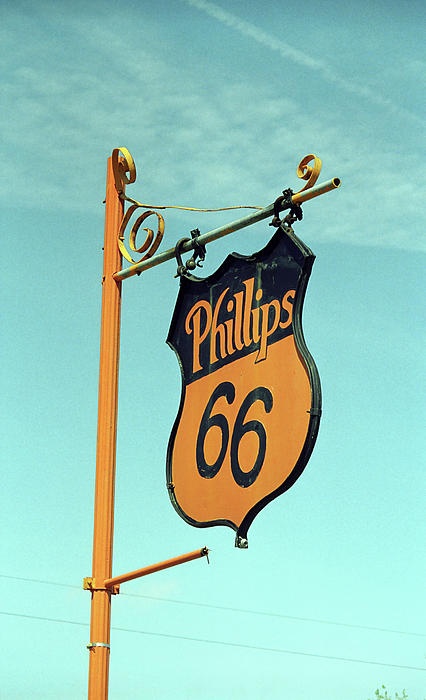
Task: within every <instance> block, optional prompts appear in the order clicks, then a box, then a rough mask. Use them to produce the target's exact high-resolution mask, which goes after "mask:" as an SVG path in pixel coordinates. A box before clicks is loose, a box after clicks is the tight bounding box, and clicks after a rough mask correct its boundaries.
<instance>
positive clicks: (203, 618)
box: [0, 0, 426, 700]
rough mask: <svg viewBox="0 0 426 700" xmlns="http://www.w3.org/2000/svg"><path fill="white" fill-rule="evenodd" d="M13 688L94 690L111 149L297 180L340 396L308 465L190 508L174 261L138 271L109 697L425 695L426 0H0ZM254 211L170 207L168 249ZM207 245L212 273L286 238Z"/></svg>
mask: <svg viewBox="0 0 426 700" xmlns="http://www.w3.org/2000/svg"><path fill="white" fill-rule="evenodd" d="M0 54H1V63H2V70H1V76H2V77H1V92H0V100H1V105H0V124H1V135H2V138H1V158H2V167H1V170H0V178H1V187H0V211H1V215H0V218H1V236H2V251H3V256H2V285H1V317H2V323H1V327H2V333H1V336H2V341H1V352H2V359H1V426H2V430H1V452H0V454H1V461H2V467H1V510H0V513H1V515H0V520H1V558H0V561H1V564H0V590H1V604H0V630H1V632H0V636H1V649H2V651H1V654H0V698H1V700H27V699H28V698H31V699H32V700H53V699H55V700H56V699H57V698H61V700H78V699H79V698H83V697H85V696H86V693H87V690H86V689H87V672H88V653H89V652H88V651H87V649H86V644H87V643H88V642H89V616H90V595H89V594H88V593H87V592H86V591H83V590H82V579H83V577H85V576H90V573H91V555H92V534H93V492H94V476H95V451H96V422H97V386H98V363H99V327H100V304H101V273H102V244H103V222H104V206H103V204H102V202H103V199H104V196H105V171H106V161H107V158H108V156H109V155H110V153H111V151H112V149H113V148H114V147H119V146H126V147H127V148H128V149H129V150H130V152H131V153H132V155H133V157H134V159H135V161H136V167H137V172H138V176H137V181H136V183H135V184H134V185H131V186H129V187H128V189H127V194H128V195H129V196H130V197H134V198H136V199H138V200H140V201H143V202H147V203H149V204H154V205H155V204H157V205H164V204H179V205H180V204H183V205H187V206H193V207H210V208H211V207H222V206H231V205H241V204H250V205H260V206H266V205H268V204H270V203H271V202H273V201H274V200H275V198H276V197H277V196H278V195H280V194H281V192H282V190H283V189H284V188H287V187H292V188H293V189H294V190H297V189H299V188H300V187H301V185H302V184H303V183H301V181H299V180H298V179H297V177H296V168H297V165H298V163H299V161H300V160H301V158H302V157H303V156H305V155H306V154H309V153H315V154H316V155H318V156H319V157H320V158H321V159H322V161H323V169H322V173H321V175H320V181H324V180H328V179H330V178H331V177H334V176H337V177H339V178H341V180H342V186H341V188H340V189H339V190H337V191H335V192H332V193H329V194H326V195H324V196H322V197H319V198H317V199H315V200H312V201H311V202H308V203H306V205H305V206H304V218H303V221H302V222H299V223H297V224H296V225H295V231H296V233H297V235H298V236H299V237H300V238H302V240H303V241H304V242H305V243H306V244H307V245H309V246H310V247H311V248H312V249H313V251H314V252H315V254H316V256H317V259H316V261H315V264H314V268H313V272H312V276H311V280H310V283H309V286H308V290H307V295H306V301H305V310H304V317H303V325H304V332H305V337H306V341H307V345H308V348H309V350H310V352H311V353H312V355H313V357H314V359H315V361H316V364H317V366H318V369H319V373H320V377H321V382H322V390H323V418H322V422H321V426H320V431H319V436H318V440H317V444H316V447H315V449H314V452H313V455H312V457H311V460H310V462H309V464H308V466H307V468H306V470H305V472H304V473H303V475H302V477H301V478H300V479H299V480H298V481H297V483H296V484H295V486H294V487H293V488H292V489H291V490H289V491H288V492H287V493H286V494H284V495H283V496H281V497H280V498H278V499H276V500H275V501H274V502H273V503H272V504H270V505H269V506H268V507H267V508H265V509H264V510H263V511H262V512H261V513H260V515H258V517H257V518H256V519H255V520H254V522H253V525H252V526H251V528H250V530H249V549H248V550H247V551H240V550H237V549H235V548H234V533H233V531H232V530H230V529H229V528H222V527H220V528H219V527H215V528H209V529H204V530H201V529H196V528H192V527H191V526H189V525H187V524H186V523H185V522H184V521H183V520H181V519H180V518H179V516H178V515H177V513H176V512H175V511H174V509H173V507H172V506H171V504H170V501H169V497H168V494H167V489H166V476H165V455H166V450H167V442H168V438H169V434H170V431H171V428H172V425H173V422H174V419H175V416H176V413H177V410H178V406H179V400H180V390H181V378H180V372H179V367H178V363H177V361H176V357H175V355H174V353H173V352H172V351H171V349H170V348H169V347H168V346H167V345H166V343H165V339H166V336H167V333H168V328H169V324H170V320H171V317H172V313H173V308H174V304H175V300H176V296H177V291H178V281H177V280H176V279H175V278H174V274H175V271H176V269H175V264H174V263H173V261H170V262H168V263H165V264H164V265H161V266H159V267H157V268H155V269H153V270H150V271H148V272H146V273H144V274H143V275H141V276H140V277H138V278H132V279H129V280H126V281H125V282H124V283H123V309H122V338H121V365H120V401H119V403H120V405H119V428H118V445H117V483H116V519H115V547H114V574H118V573H122V572H125V571H130V570H133V569H136V568H139V567H142V566H144V565H147V564H150V563H153V562H156V561H159V560H163V559H166V558H169V557H172V556H175V555H177V554H180V553H183V552H187V551H191V550H193V549H197V548H199V547H202V546H204V545H207V546H208V547H209V548H210V549H211V555H210V564H209V565H207V563H206V562H205V561H204V560H201V561H195V562H192V563H189V564H185V565H184V566H180V567H176V568H174V569H169V570H168V571H164V572H161V573H158V574H155V575H152V576H150V577H147V578H145V579H141V580H139V581H135V582H131V583H128V584H123V586H122V588H121V593H120V595H119V596H117V597H115V598H114V599H113V609H112V628H113V629H112V639H111V673H110V698H111V700H124V699H126V700H127V699H128V698H129V699H130V698H132V699H133V698H135V699H138V698H141V699H142V698H155V699H157V700H164V699H166V698H174V699H175V700H189V699H191V700H192V699H193V698H203V700H218V698H220V699H221V700H240V699H241V700H242V699H243V698H244V700H258V699H260V698H267V699H268V700H278V698H279V699H280V700H281V699H282V698H291V700H306V699H307V698H310V699H311V698H312V699H313V698H315V699H318V700H323V699H324V700H342V699H343V698H344V700H368V698H371V699H372V698H373V696H374V691H375V689H376V688H377V687H378V686H380V685H381V684H382V683H383V684H385V685H386V686H387V688H388V689H389V691H392V692H395V691H398V692H400V693H401V692H402V689H403V688H406V690H407V692H408V697H409V700H423V698H424V697H426V690H425V689H426V629H425V596H424V592H425V591H424V585H425V580H426V577H425V574H426V572H425V519H424V494H425V476H424V474H425V472H424V468H425V459H424V429H425V417H426V416H425V402H424V376H425V330H424V329H425V314H424V309H425V306H424V299H425V294H424V263H425V252H426V243H425V235H424V215H423V209H424V175H423V172H422V158H421V156H422V153H423V149H424V107H425V105H424V94H425V93H424V76H425V68H426V65H425V54H424V8H423V4H422V3H420V1H417V0H414V1H411V2H410V1H408V2H407V3H399V2H396V1H394V0H389V1H388V2H384V1H380V0H379V1H369V2H367V1H366V0H361V1H359V2H357V3H351V2H349V3H331V2H319V1H317V0H307V1H306V2H304V3H300V4H296V3H281V2H265V3H254V2H251V0H244V2H243V0H232V2H228V3H225V2H223V1H222V0H221V1H220V2H209V1H207V0H175V1H174V2H173V1H171V0H158V1H157V2H156V3H148V2H145V1H144V0H142V1H141V2H136V1H135V0H133V1H132V0H130V1H129V2H126V3H118V2H111V1H108V0H106V1H105V2H102V3H100V2H90V1H88V2H84V3H83V2H81V1H78V0H77V1H75V2H72V3H71V2H64V1H62V2H61V1H58V2H50V1H43V0H37V1H36V2H26V1H22V0H14V2H13V3H12V2H7V1H5V0H1V1H0ZM240 215H241V212H235V213H233V212H226V213H221V214H189V213H187V212H178V211H176V210H166V212H165V222H166V232H165V237H164V241H163V245H162V249H166V248H170V247H172V246H173V245H174V244H175V243H176V241H177V240H178V239H179V238H181V237H182V236H186V235H188V232H189V231H190V230H191V229H193V228H196V227H198V228H199V229H200V230H201V231H202V232H205V231H208V230H210V229H212V228H215V227H216V226H218V225H220V224H222V223H225V222H227V221H230V220H233V219H235V218H239V217H240ZM271 231H272V229H271V228H270V227H269V226H268V222H262V223H259V224H256V225H255V226H252V227H250V228H247V229H244V230H242V231H240V232H238V233H235V234H232V235H231V236H228V237H226V238H223V239H221V240H220V241H217V242H215V243H212V244H211V245H209V246H208V248H207V259H206V262H205V265H204V268H203V270H202V271H200V272H201V273H202V274H203V275H204V274H206V275H207V274H210V273H211V272H213V271H214V270H215V269H216V268H217V266H218V265H219V264H220V263H221V262H222V260H223V259H224V258H225V257H226V255H227V254H228V253H229V252H231V251H233V250H235V251H237V252H239V253H252V252H253V251H256V250H259V249H260V248H262V247H263V246H264V245H265V243H266V242H267V240H268V239H269V237H270V235H271Z"/></svg>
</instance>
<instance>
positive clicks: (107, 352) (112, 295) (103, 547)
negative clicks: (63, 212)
mask: <svg viewBox="0 0 426 700" xmlns="http://www.w3.org/2000/svg"><path fill="white" fill-rule="evenodd" d="M123 211H124V202H123V200H122V199H120V196H119V193H118V192H117V189H116V186H115V179H114V173H113V167H112V159H111V158H109V159H108V169H107V185H106V210H105V233H104V268H103V278H102V285H103V286H102V316H101V344H100V367H99V395H98V435H97V452H96V484H95V511H94V533H93V562H92V579H93V580H92V602H91V617H90V644H89V645H88V648H89V649H90V652H89V693H88V698H89V700H107V699H108V677H109V657H110V647H109V645H110V628H111V592H110V591H108V590H107V589H106V588H105V584H104V581H105V579H108V578H110V577H111V575H112V547H113V534H114V491H115V461H116V435H117V408H118V366H119V348H120V311H121V282H120V281H118V282H117V281H115V280H114V278H113V274H114V272H117V270H120V269H121V255H120V251H119V248H118V245H117V240H118V232H119V228H120V223H121V220H122V217H123Z"/></svg>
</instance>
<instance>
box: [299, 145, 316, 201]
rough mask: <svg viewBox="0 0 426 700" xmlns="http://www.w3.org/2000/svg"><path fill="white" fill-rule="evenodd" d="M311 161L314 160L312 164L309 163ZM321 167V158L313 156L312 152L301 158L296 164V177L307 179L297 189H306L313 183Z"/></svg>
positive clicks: (302, 190)
mask: <svg viewBox="0 0 426 700" xmlns="http://www.w3.org/2000/svg"><path fill="white" fill-rule="evenodd" d="M311 161H314V163H313V165H309V163H311ZM321 168H322V162H321V158H318V156H314V154H313V153H310V154H309V155H308V156H305V157H304V158H302V160H301V161H300V163H299V165H298V166H297V170H296V173H297V177H300V179H301V180H307V183H306V185H305V186H304V187H302V189H301V190H299V192H304V190H307V189H309V188H310V187H313V186H314V185H315V183H316V181H317V180H318V177H319V174H320V172H321ZM297 194H298V193H297Z"/></svg>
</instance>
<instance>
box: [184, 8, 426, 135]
mask: <svg viewBox="0 0 426 700" xmlns="http://www.w3.org/2000/svg"><path fill="white" fill-rule="evenodd" d="M183 2H185V3H186V4H188V5H190V6H192V7H194V8H196V9H198V10H201V11H202V12H205V13H206V14H207V15H209V16H210V17H213V18H214V19H216V20H217V21H218V22H220V23H221V24H223V25H226V26H228V27H231V28H232V29H235V31H237V32H239V34H241V35H243V36H246V37H247V38H248V39H251V40H253V41H255V42H256V43H257V44H260V45H262V46H265V47H266V48H267V49H269V50H270V51H274V52H276V53H278V54H280V55H281V56H282V58H284V59H286V60H289V61H292V62H293V63H294V64H297V65H298V66H301V67H302V68H306V69H307V70H309V71H312V72H313V73H316V74H317V76H318V77H320V78H322V79H323V80H324V81H326V82H328V83H329V84H332V85H334V86H336V87H338V88H340V89H341V90H344V91H345V92H347V93H350V94H352V95H354V96H355V97H359V98H361V99H364V100H366V101H367V102H369V103H370V104H373V105H375V106H377V107H382V108H384V109H386V110H387V111H390V112H393V113H394V114H397V115H399V116H401V117H403V118H405V119H409V120H410V121H412V122H415V123H418V124H424V119H422V118H421V117H419V116H417V115H416V114H413V113H412V112H410V111H409V110H407V109H404V108H403V107H401V106H400V105H399V104H396V103H395V102H394V101H393V100H391V99H390V98H388V97H386V96H384V95H381V94H380V93H379V92H378V91H377V90H374V89H372V88H370V87H368V85H366V84H365V83H359V82H356V81H354V80H353V79H348V78H345V77H344V76H341V75H339V74H338V72H337V71H336V69H335V67H333V66H329V65H328V64H327V63H325V62H324V61H322V60H320V59H318V58H314V57H313V56H311V55H309V54H308V53H306V52H305V51H300V49H297V48H295V47H294V46H291V44H289V43H287V42H286V41H284V40H283V39H281V38H280V39H278V38H276V37H274V36H273V35H272V34H271V33H266V32H265V31H263V30H262V29H260V27H257V26H256V25H255V24H253V23H251V22H247V21H246V20H244V19H241V18H240V17H238V16H237V15H234V14H233V13H232V12H229V11H228V10H224V9H223V8H222V7H220V6H219V5H216V4H215V3H213V2H210V0H183Z"/></svg>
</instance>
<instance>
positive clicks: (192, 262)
mask: <svg viewBox="0 0 426 700" xmlns="http://www.w3.org/2000/svg"><path fill="white" fill-rule="evenodd" d="M199 235H200V230H199V229H198V228H196V229H193V231H191V238H181V239H180V240H178V242H177V243H176V245H175V258H176V260H177V264H178V267H177V272H176V274H175V277H182V275H186V274H187V273H188V272H189V271H190V270H195V268H196V267H202V265H201V262H202V261H203V260H205V259H206V246H205V245H203V244H202V243H200V242H199V240H198V237H199ZM189 241H192V249H193V251H194V252H193V254H192V256H191V257H190V258H189V260H187V261H186V263H185V264H184V263H183V261H182V248H183V246H184V244H185V243H188V242H189ZM197 258H199V260H198V262H197Z"/></svg>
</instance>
